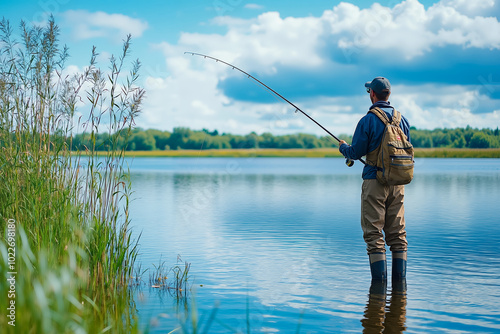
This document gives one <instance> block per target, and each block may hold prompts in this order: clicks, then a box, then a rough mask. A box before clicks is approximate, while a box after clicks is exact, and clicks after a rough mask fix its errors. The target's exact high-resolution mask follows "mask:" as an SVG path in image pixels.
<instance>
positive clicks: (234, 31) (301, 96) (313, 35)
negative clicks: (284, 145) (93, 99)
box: [0, 0, 500, 135]
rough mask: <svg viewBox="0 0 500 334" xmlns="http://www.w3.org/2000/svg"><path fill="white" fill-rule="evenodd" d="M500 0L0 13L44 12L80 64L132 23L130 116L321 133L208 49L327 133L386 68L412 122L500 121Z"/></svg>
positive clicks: (110, 4)
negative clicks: (136, 93)
mask: <svg viewBox="0 0 500 334" xmlns="http://www.w3.org/2000/svg"><path fill="white" fill-rule="evenodd" d="M498 2H499V0H481V1H465V0H441V1H423V0H420V1H417V0H406V1H401V0H399V1H380V2H377V3H376V2H373V1H355V2H354V1H352V2H350V3H349V2H339V1H309V2H306V1H294V2H291V1H281V0H270V1H269V0H268V1H265V2H264V1H243V0H213V1H193V0H185V1H166V0H163V1H144V2H142V3H139V2H137V1H133V2H132V1H119V2H118V1H75V0H37V1H22V2H21V1H5V0H4V1H2V2H1V3H0V15H1V16H3V17H5V18H7V19H9V20H10V22H11V24H13V25H14V26H17V25H18V23H19V22H20V20H21V19H23V20H25V21H27V22H43V21H44V20H46V19H47V17H48V15H49V13H52V14H53V15H54V17H55V20H56V23H58V25H59V26H60V28H61V40H62V42H63V43H66V44H67V45H68V46H69V48H70V54H71V58H70V60H69V62H68V71H69V72H71V71H73V72H75V71H81V70H82V69H83V68H84V67H85V66H86V65H87V63H88V60H89V58H90V51H91V48H92V46H93V45H95V46H96V47H97V50H98V52H99V53H100V56H99V58H98V59H99V64H100V65H101V67H102V68H107V66H108V60H109V57H110V55H111V54H118V53H119V52H120V49H121V41H122V40H123V39H124V38H125V36H126V35H127V34H128V33H130V34H132V43H133V44H132V56H133V58H139V59H140V60H141V62H142V64H143V67H142V73H141V75H142V79H141V84H142V85H143V86H144V87H145V88H146V91H147V97H146V100H145V101H144V108H143V113H142V115H141V116H140V117H139V119H138V120H137V122H136V123H137V125H138V126H141V127H143V128H157V129H161V130H169V131H171V130H172V129H173V128H174V127H177V126H186V127H190V128H192V129H202V128H207V129H210V130H213V129H217V130H219V131H221V132H230V133H239V134H245V133H249V132H251V131H255V132H257V133H263V132H272V133H274V134H283V133H295V132H306V133H314V134H321V135H323V134H324V133H323V132H322V130H321V129H320V128H319V127H317V126H316V125H315V124H314V123H312V122H311V121H309V120H308V119H306V118H305V117H304V116H302V115H300V114H295V113H294V112H293V111H294V110H293V109H292V108H291V107H289V106H288V105H287V104H286V103H284V102H280V101H278V100H277V99H275V98H273V96H271V95H270V94H268V93H267V92H266V91H265V90H263V89H261V88H260V87H259V86H258V85H255V84H254V83H253V82H252V81H251V80H249V79H247V78H246V77H244V76H243V75H241V74H240V73H238V72H237V71H233V70H231V69H230V68H228V67H225V66H223V65H221V64H216V63H215V62H212V61H209V60H204V59H202V58H199V57H198V58H197V57H192V56H188V55H184V51H195V52H200V53H204V54H209V55H212V56H215V57H219V58H221V59H223V60H225V61H227V62H230V63H232V64H234V65H236V66H238V67H241V68H242V69H244V70H245V71H247V72H250V73H251V74H253V75H255V76H256V77H258V78H259V79H261V80H262V81H264V82H265V83H266V84H268V85H269V86H271V87H272V88H274V89H275V90H277V91H278V92H279V93H281V94H282V95H284V96H285V97H286V98H288V99H289V100H291V101H292V102H293V103H295V104H297V105H298V106H299V107H300V108H302V109H303V110H304V111H306V112H308V113H309V114H310V115H312V116H313V117H314V118H316V119H317V120H318V121H319V122H320V123H322V124H324V125H325V127H327V128H328V129H330V130H331V131H332V132H334V133H351V132H353V131H354V128H355V126H356V123H357V121H358V120H359V119H360V118H361V117H362V116H363V115H364V114H365V113H366V111H367V109H368V107H369V105H370V101H369V99H368V95H367V94H366V93H365V91H364V87H363V84H364V82H366V81H369V80H371V79H372V78H374V77H376V76H385V77H387V78H389V80H390V81H391V83H392V86H393V92H392V96H391V99H390V101H391V103H392V104H393V105H394V106H395V107H396V108H398V109H399V110H400V111H401V112H402V113H403V114H404V115H405V116H406V117H407V118H408V119H409V121H410V123H411V124H412V125H414V126H416V127H417V128H420V129H434V128H437V127H448V128H450V127H465V126H467V125H470V126H472V127H475V128H485V127H488V128H496V127H498V126H500V23H499V17H500V4H499V3H498Z"/></svg>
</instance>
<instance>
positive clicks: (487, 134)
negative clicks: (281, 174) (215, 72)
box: [71, 126, 500, 151]
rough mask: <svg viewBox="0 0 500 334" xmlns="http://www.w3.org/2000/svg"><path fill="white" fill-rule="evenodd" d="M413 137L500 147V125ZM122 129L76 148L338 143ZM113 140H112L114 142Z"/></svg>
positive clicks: (78, 138) (79, 138)
mask: <svg viewBox="0 0 500 334" xmlns="http://www.w3.org/2000/svg"><path fill="white" fill-rule="evenodd" d="M410 131H411V141H412V144H413V145H414V147H427V148H437V147H453V148H500V133H499V129H498V128H497V129H496V130H492V129H481V130H479V129H473V128H471V127H469V126H468V127H466V128H456V129H435V130H417V129H416V128H414V127H412V128H411V130H410ZM123 138H124V136H122V135H121V134H120V133H116V134H113V135H108V134H99V135H97V136H96V137H91V136H89V135H87V134H77V135H75V136H74V137H73V140H72V142H71V146H72V149H73V150H77V149H80V150H85V147H90V146H91V145H95V147H96V150H105V149H106V148H107V147H109V146H112V147H117V148H118V149H120V148H122V147H124V146H125V149H126V150H128V151H153V150H179V149H193V150H200V149H236V148H244V149H245V148H246V149H250V148H274V149H290V148H321V147H337V142H336V141H335V140H334V139H333V138H331V137H329V136H320V137H318V136H315V135H311V134H304V133H298V134H290V135H279V136H278V135H273V134H271V133H263V134H261V135H258V134H256V133H255V132H252V133H249V134H247V135H233V134H227V133H222V134H219V132H218V131H217V130H214V131H209V130H207V129H203V130H191V129H189V128H185V127H177V128H174V130H173V131H172V132H169V131H160V130H154V129H149V130H143V129H141V128H136V129H135V130H133V133H132V136H131V137H130V138H129V140H128V142H125V140H124V139H123ZM339 138H341V139H344V140H345V141H347V142H348V143H350V142H351V140H352V137H351V136H348V135H341V136H339ZM111 143H113V144H111Z"/></svg>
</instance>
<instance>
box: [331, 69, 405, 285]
mask: <svg viewBox="0 0 500 334" xmlns="http://www.w3.org/2000/svg"><path fill="white" fill-rule="evenodd" d="M365 87H366V90H367V92H368V93H369V94H370V100H371V102H372V104H373V105H372V106H371V107H370V109H373V108H376V107H378V108H380V109H381V110H383V111H384V112H385V113H386V114H387V116H388V117H389V120H391V121H392V112H393V110H394V108H393V107H392V106H391V105H390V102H389V101H388V99H389V96H390V95H391V84H390V83H389V80H387V79H386V78H383V77H377V78H375V79H373V80H372V81H371V82H367V83H366V84H365ZM399 126H400V128H401V129H402V130H403V132H404V133H405V134H406V136H407V137H408V141H410V125H409V123H408V121H407V120H406V118H404V117H403V116H402V117H401V122H400V124H399ZM384 129H385V124H384V123H383V122H382V120H381V119H380V118H379V117H378V116H377V115H375V114H374V113H372V112H368V113H367V114H366V115H365V116H364V117H363V118H361V120H360V121H359V123H358V125H357V127H356V130H355V132H354V135H353V138H352V145H348V144H347V143H346V142H345V141H343V140H341V141H340V143H339V151H340V152H341V153H342V154H343V155H344V156H345V157H346V158H349V159H353V160H357V159H359V158H361V157H362V156H365V155H367V154H368V153H370V152H372V155H373V154H374V153H373V152H374V150H376V149H377V148H378V147H379V145H380V143H381V141H382V135H383V132H384ZM373 160H374V159H368V157H367V163H366V165H365V167H364V168H363V174H362V177H363V187H362V192H361V227H362V230H363V238H364V240H365V242H366V245H367V251H368V256H369V259H370V270H371V274H372V280H375V281H385V280H387V262H386V255H385V251H386V249H385V243H387V245H388V246H389V247H390V250H391V251H392V260H393V261H392V278H393V281H397V280H403V279H405V278H406V252H407V246H408V243H407V241H406V231H405V219H404V206H403V200H404V186H402V185H399V186H389V185H382V184H381V183H379V182H378V181H377V179H376V174H377V168H376V167H375V163H376V162H374V161H373ZM375 161H376V159H375ZM382 231H383V232H384V233H385V242H384V234H383V232H382Z"/></svg>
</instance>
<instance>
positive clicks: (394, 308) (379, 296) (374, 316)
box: [361, 280, 406, 333]
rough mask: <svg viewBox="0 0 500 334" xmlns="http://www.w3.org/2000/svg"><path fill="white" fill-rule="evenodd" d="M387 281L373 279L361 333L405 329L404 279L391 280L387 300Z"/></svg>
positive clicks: (362, 320) (391, 331) (399, 331)
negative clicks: (390, 288)
mask: <svg viewBox="0 0 500 334" xmlns="http://www.w3.org/2000/svg"><path fill="white" fill-rule="evenodd" d="M387 297H388V296H387V282H382V281H373V282H372V285H371V286H370V293H369V294H368V302H367V304H366V308H365V312H364V315H363V319H361V324H362V325H363V333H403V332H404V331H405V330H406V280H404V281H397V282H393V287H392V291H391V294H390V299H389V301H387Z"/></svg>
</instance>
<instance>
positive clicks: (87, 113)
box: [0, 18, 144, 333]
mask: <svg viewBox="0 0 500 334" xmlns="http://www.w3.org/2000/svg"><path fill="white" fill-rule="evenodd" d="M20 30H21V34H20V40H19V41H17V40H16V39H15V37H14V34H13V29H12V28H11V26H10V24H9V22H8V21H7V20H5V19H3V20H2V21H1V23H0V184H1V185H2V186H1V187H0V237H1V238H0V255H1V256H0V269H1V272H2V274H4V275H6V274H7V272H9V271H12V270H9V267H8V265H9V260H8V256H9V251H8V249H9V247H8V246H9V245H8V242H7V240H8V238H7V237H8V235H9V234H8V233H9V232H8V231H10V230H7V227H8V222H9V221H15V222H16V242H15V250H16V257H15V259H16V260H15V270H16V271H17V277H16V285H15V286H16V296H15V302H16V315H17V317H16V327H12V326H10V325H9V324H8V323H7V321H8V319H7V318H5V317H1V318H0V328H1V329H2V332H7V333H9V332H10V333H14V332H24V333H29V332H31V333H35V332H36V333H56V332H57V333H66V332H68V333H75V332H78V333H85V332H92V333H93V332H100V331H102V330H105V329H109V330H110V331H111V332H136V331H137V321H136V316H135V314H134V311H133V310H134V308H133V307H130V306H131V305H130V304H131V303H132V301H131V300H132V299H131V297H130V293H129V291H128V290H127V286H128V284H129V280H130V276H131V274H132V270H133V267H134V262H135V260H136V257H137V253H138V244H137V239H134V238H133V237H132V234H131V229H130V219H129V198H130V195H131V187H130V178H129V172H128V170H127V168H126V167H125V164H124V156H125V155H124V150H125V145H124V143H126V142H127V138H128V136H129V135H130V133H131V130H132V128H133V124H134V119H135V117H137V116H138V114H139V113H140V106H141V102H142V99H143V96H144V90H143V89H141V88H140V87H138V85H137V80H138V72H139V69H140V63H139V62H138V61H135V62H133V64H132V67H131V70H130V73H129V74H128V75H127V76H125V78H123V75H122V71H123V70H124V68H125V64H126V59H127V58H128V55H129V52H130V36H128V37H127V38H126V40H125V41H124V47H123V50H122V53H121V55H120V56H119V57H118V59H116V58H114V57H112V58H111V60H110V68H109V71H107V72H104V71H102V70H100V69H99V68H98V67H97V64H96V56H97V53H96V50H95V49H94V50H92V55H91V61H90V64H89V66H87V67H86V68H85V69H84V70H83V72H82V73H79V74H77V75H75V76H72V77H70V76H67V75H65V74H64V70H65V62H66V60H67V58H68V50H67V48H66V47H60V46H59V41H58V36H59V29H58V27H57V25H56V24H55V23H54V20H53V19H52V18H51V19H50V20H49V22H48V24H47V25H46V26H44V27H39V26H33V27H28V26H27V25H26V24H25V23H21V25H20ZM108 72H109V73H108ZM81 132H83V133H85V134H86V135H87V136H89V137H90V138H93V139H94V140H93V142H92V145H90V147H84V148H76V150H72V149H75V146H74V143H73V135H74V134H76V133H81ZM99 133H107V134H108V136H109V138H110V140H109V141H108V143H107V146H106V148H107V150H106V153H105V155H104V156H102V155H100V156H98V155H97V149H98V148H99V147H97V145H98V144H97V143H96V141H95V138H96V137H97V136H98V134H99ZM8 291H9V285H8V284H7V283H6V280H5V279H4V278H2V279H1V281H0V308H1V309H4V308H6V307H7V305H8V303H9V299H8V298H6V296H7V294H8ZM132 306H133V305H132Z"/></svg>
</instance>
